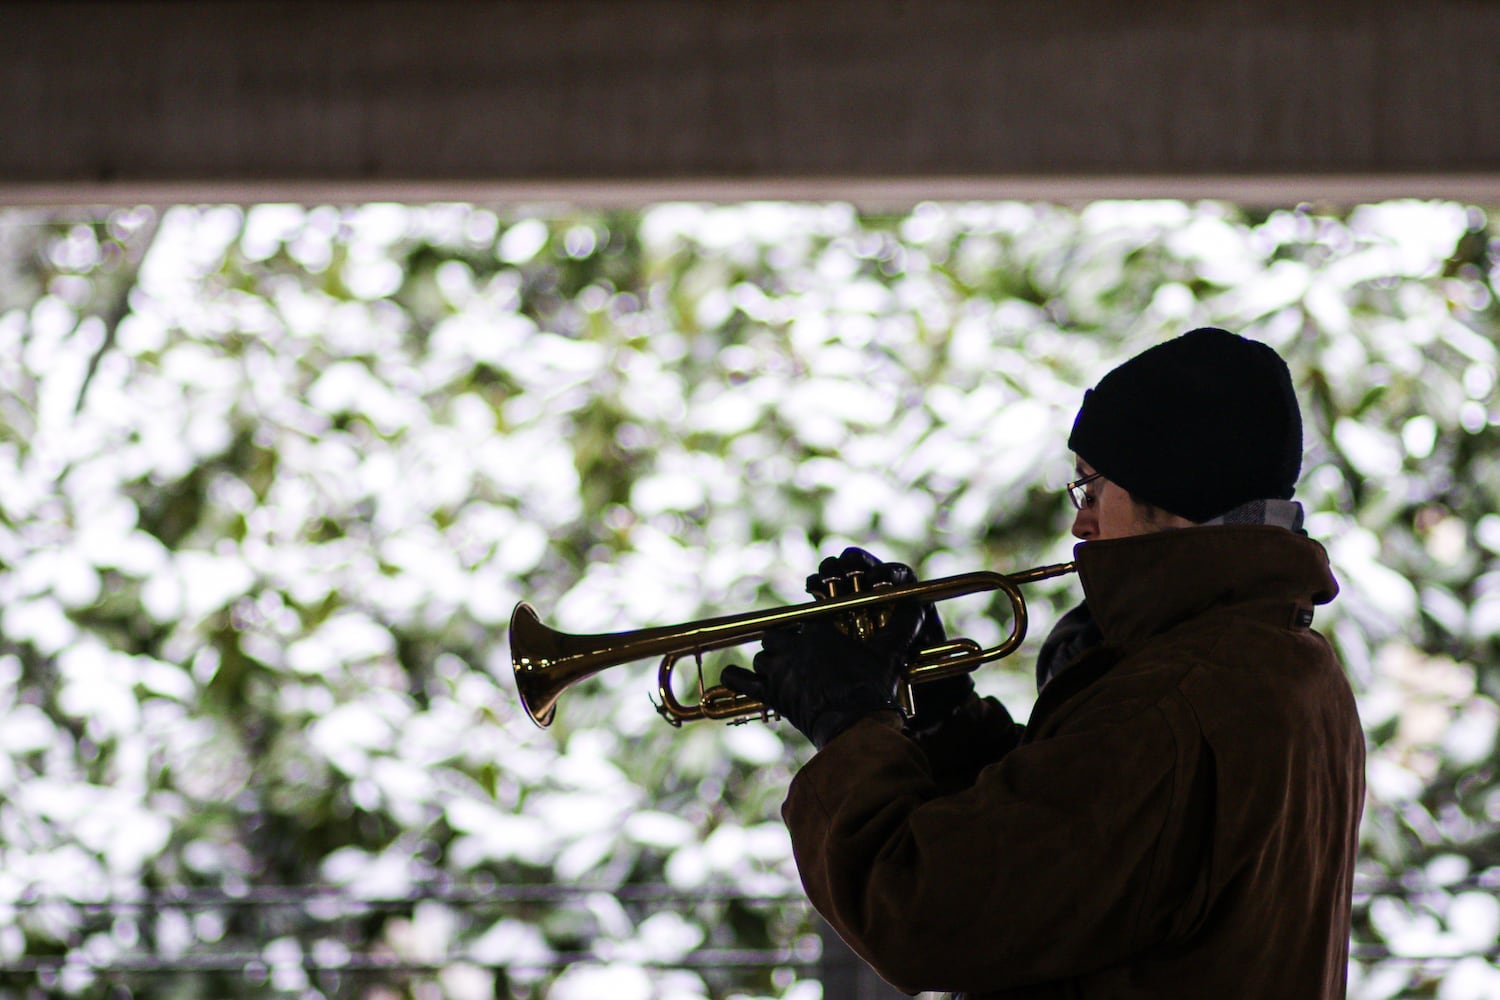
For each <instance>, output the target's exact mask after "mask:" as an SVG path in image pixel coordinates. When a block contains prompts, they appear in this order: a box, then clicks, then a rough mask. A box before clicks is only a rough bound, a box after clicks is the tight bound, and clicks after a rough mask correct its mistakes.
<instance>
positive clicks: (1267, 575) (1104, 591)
mask: <svg viewBox="0 0 1500 1000" xmlns="http://www.w3.org/2000/svg"><path fill="white" fill-rule="evenodd" d="M1076 558H1077V562H1078V571H1079V576H1080V578H1081V580H1082V583H1083V589H1084V593H1085V595H1086V598H1087V601H1088V603H1089V606H1090V608H1091V609H1092V611H1093V614H1094V618H1095V620H1096V621H1097V622H1098V624H1099V626H1100V628H1101V629H1102V631H1103V634H1104V644H1103V645H1102V646H1098V647H1095V648H1094V649H1093V650H1091V651H1089V652H1086V653H1084V654H1083V655H1082V656H1080V657H1079V658H1078V659H1077V660H1076V661H1075V662H1074V663H1073V664H1072V665H1071V666H1070V667H1069V668H1068V669H1067V670H1066V671H1065V672H1064V673H1063V674H1062V675H1061V676H1060V677H1059V678H1057V679H1056V680H1054V681H1053V682H1052V683H1050V684H1049V685H1048V686H1047V687H1046V688H1045V689H1044V690H1043V691H1042V694H1041V696H1040V698H1039V699H1038V701H1037V704H1036V706H1035V708H1034V710H1033V713H1032V717H1031V721H1030V723H1029V724H1028V725H1027V727H1026V729H1025V732H1024V736H1023V737H1022V738H1021V739H1020V741H1019V743H1018V744H1017V741H1016V739H1015V737H1016V736H1017V735H1019V727H1016V726H1014V724H1013V723H1011V722H1010V717H1009V716H1008V715H1007V714H1006V713H1005V711H1004V709H1002V708H1000V706H999V705H998V704H997V703H995V702H994V701H993V700H990V699H985V700H982V701H981V700H980V699H974V700H972V701H971V702H970V704H969V705H968V706H966V708H965V709H964V710H963V712H961V713H960V716H959V717H957V718H955V719H954V720H953V721H952V722H951V723H950V724H949V725H948V727H947V730H948V731H946V732H944V733H943V734H941V736H942V738H941V739H938V738H936V737H934V738H933V739H932V740H931V741H930V742H929V743H925V744H922V745H919V744H918V743H916V742H914V741H913V740H911V739H909V738H907V737H906V736H904V735H903V734H902V733H901V732H900V731H899V729H898V728H896V727H895V725H894V724H893V723H892V722H891V721H890V720H889V719H886V718H882V717H871V718H868V719H864V720H862V721H860V722H858V723H856V724H855V725H854V726H853V727H852V728H851V729H849V730H848V731H846V732H845V733H843V734H841V735H840V736H838V737H837V738H835V739H834V740H833V741H832V742H831V743H829V744H828V746H826V747H825V748H824V749H823V750H822V751H821V752H819V753H818V754H816V755H815V756H814V757H813V759H812V760H811V761H809V762H808V764H807V766H806V767H804V768H803V769H802V771H801V772H800V773H799V774H798V775H797V777H796V778H795V779H794V780H793V782H792V785H791V789H790V791H789V793H788V797H787V800H786V803H785V805H784V806H783V808H782V814H783V816H784V817H785V819H786V822H787V826H788V828H789V829H790V831H791V836H792V844H793V847H794V849H795V852H796V859H797V864H798V866H799V869H800V870H801V873H802V879H803V883H804V885H805V886H806V889H807V892H808V894H809V896H810V898H811V899H812V901H813V904H814V905H815V906H816V907H817V909H818V911H819V912H820V913H822V914H823V916H824V917H825V918H826V919H827V920H828V921H829V922H830V923H831V924H832V925H833V927H834V928H835V929H837V930H838V932H839V933H840V934H841V935H842V936H843V937H844V939H845V940H846V941H848V942H849V944H850V946H851V947H853V948H854V950H855V951H857V952H858V953H859V954H861V955H862V956H864V958H865V959H866V960H867V961H868V962H869V963H870V964H871V965H872V966H873V967H874V968H875V969H876V971H878V972H879V973H880V974H881V975H882V976H884V977H885V978H886V979H888V980H889V981H890V982H891V983H893V984H895V985H896V986H898V987H900V988H901V989H904V990H906V991H908V992H913V993H914V992H918V991H922V990H954V991H961V992H962V993H963V994H964V996H965V997H966V998H967V1000H980V998H1072V1000H1102V998H1109V1000H1125V998H1148V997H1150V998H1169V997H1170V998H1182V1000H1238V998H1244V1000H1250V998H1254V1000H1324V998H1333V997H1342V996H1344V993H1345V980H1346V975H1347V962H1348V947H1349V924H1350V892H1351V880H1352V877H1353V869H1354V857H1355V850H1356V845H1357V841H1358V826H1359V818H1360V812H1361V808H1362V805H1363V798H1364V752H1365V743H1364V735H1363V732H1362V730H1361V728H1360V723H1359V718H1358V716H1357V714H1356V712H1355V703H1354V697H1353V693H1352V691H1351V689H1350V686H1349V683H1348V680H1347V679H1346V677H1345V675H1344V672H1343V670H1342V668H1341V667H1340V665H1339V663H1338V661H1337V660H1336V659H1335V657H1334V654H1333V652H1332V650H1331V649H1330V648H1329V646H1328V644H1327V642H1326V641H1325V640H1324V639H1323V638H1322V636H1320V635H1318V634H1317V633H1316V632H1314V631H1311V630H1310V629H1309V628H1308V625H1307V623H1308V622H1309V621H1310V619H1311V611H1312V606H1313V605H1314V604H1324V603H1327V602H1328V601H1330V600H1332V599H1333V597H1334V595H1335V594H1336V593H1337V591H1338V586H1337V584H1336V583H1335V582H1334V579H1333V575H1332V573H1331V572H1330V570H1329V566H1328V558H1327V554H1326V553H1325V552H1324V550H1323V548H1322V546H1320V545H1319V544H1317V543H1316V542H1314V541H1312V540H1310V539H1308V538H1307V537H1305V536H1303V535H1298V534H1294V533H1292V532H1290V531H1287V530H1285V529H1282V528H1275V527H1261V526H1255V527H1203V528H1190V529H1185V530H1180V531H1171V532H1165V533H1161V534H1152V535H1142V536H1137V537H1132V538H1124V539H1117V540H1110V541H1103V542H1085V543H1083V544H1080V545H1079V546H1077V548H1076Z"/></svg>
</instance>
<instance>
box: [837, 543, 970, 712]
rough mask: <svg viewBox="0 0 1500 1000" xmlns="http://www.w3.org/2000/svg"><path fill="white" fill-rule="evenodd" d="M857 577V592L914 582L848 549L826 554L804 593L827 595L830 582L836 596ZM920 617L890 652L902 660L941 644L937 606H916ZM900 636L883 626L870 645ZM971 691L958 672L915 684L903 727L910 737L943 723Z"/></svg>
mask: <svg viewBox="0 0 1500 1000" xmlns="http://www.w3.org/2000/svg"><path fill="white" fill-rule="evenodd" d="M856 573H857V574H861V575H862V580H861V584H860V589H861V590H870V589H871V588H872V587H873V586H874V585H875V584H879V583H889V584H893V585H896V586H900V585H903V584H908V583H916V582H917V574H916V573H914V572H912V568H911V567H910V566H907V565H906V564H904V563H888V562H881V561H880V560H879V559H877V558H876V557H875V556H873V555H871V554H870V553H868V552H866V551H865V550H864V549H860V548H854V547H852V546H851V547H850V548H847V549H845V550H844V551H843V552H841V553H840V554H839V555H837V556H829V557H828V558H827V559H824V560H823V562H822V563H821V564H819V566H818V572H816V573H814V574H813V575H812V576H809V577H808V578H807V591H808V593H810V594H813V595H814V596H821V595H823V594H825V593H827V589H828V588H827V584H828V581H830V580H833V581H836V583H835V586H836V587H837V588H838V590H839V592H841V593H842V592H849V586H848V583H847V582H848V581H849V579H850V578H851V577H852V576H853V575H854V574H856ZM915 607H916V609H917V615H918V619H917V622H916V626H915V629H914V630H913V632H912V634H911V638H910V639H908V640H906V645H905V646H901V647H900V648H894V649H891V651H893V652H897V653H899V654H901V656H902V657H903V658H909V657H910V656H911V655H912V654H913V653H916V652H917V651H919V650H922V649H926V648H928V647H929V646H935V645H937V644H938V643H940V642H943V641H944V640H945V639H946V638H947V636H948V633H947V630H946V629H944V628H943V620H942V618H941V617H939V615H938V611H937V607H936V606H935V605H933V604H932V603H930V602H928V603H923V604H918V605H915ZM901 634H904V632H902V631H901V630H892V629H890V628H889V626H887V627H886V628H881V629H877V630H876V631H875V633H874V635H872V636H870V638H869V641H870V642H872V643H874V644H877V645H882V646H885V647H887V648H890V647H891V644H892V643H895V642H899V640H898V639H897V636H898V635H901ZM973 692H974V679H973V678H972V677H970V676H969V675H968V674H967V673H964V674H957V675H955V676H953V677H944V678H943V679H942V680H937V681H928V682H925V683H922V684H917V685H914V686H913V688H912V701H913V702H915V706H914V707H915V709H916V710H915V712H914V713H913V714H912V715H910V716H908V717H907V718H906V719H905V721H904V723H903V728H904V729H905V730H906V731H907V732H908V733H920V732H929V731H931V730H933V729H935V728H936V727H938V726H941V725H942V724H943V723H944V722H946V721H948V719H949V718H950V717H951V716H952V715H953V713H954V712H955V711H957V710H958V708H959V706H960V705H963V704H964V703H965V702H966V701H968V700H969V696H970V695H971V694H973Z"/></svg>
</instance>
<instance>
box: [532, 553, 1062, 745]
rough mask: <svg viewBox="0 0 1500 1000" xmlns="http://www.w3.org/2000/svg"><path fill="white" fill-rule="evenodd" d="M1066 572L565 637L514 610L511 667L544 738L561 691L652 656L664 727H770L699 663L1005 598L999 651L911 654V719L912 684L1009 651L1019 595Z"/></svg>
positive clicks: (980, 577) (946, 583) (1042, 571)
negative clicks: (802, 628) (827, 625)
mask: <svg viewBox="0 0 1500 1000" xmlns="http://www.w3.org/2000/svg"><path fill="white" fill-rule="evenodd" d="M1071 572H1073V563H1070V562H1068V563H1055V564H1053V565H1050V566H1038V567H1036V568H1035V569H1029V570H1024V571H1022V572H1020V573H1011V574H1004V573H991V572H987V571H980V572H977V573H962V574H959V575H958V576H950V577H944V578H943V579H940V580H930V581H926V582H918V583H908V584H901V585H891V584H881V585H877V586H876V587H874V588H872V589H870V590H865V591H859V590H858V588H857V586H856V587H855V589H854V590H853V592H850V593H845V594H838V595H834V596H827V597H822V598H819V599H817V600H814V601H812V602H810V603H807V604H794V605H789V606H786V607H780V608H771V609H769V610H766V611H749V612H744V613H742V614H737V615H725V616H722V617H719V618H704V619H701V620H699V621H694V622H687V623H685V624H682V625H664V626H661V627H658V628H647V629H639V630H636V631H633V632H612V633H601V634H596V635H570V634H568V633H566V632H559V631H557V630H556V629H552V628H548V627H547V626H546V625H543V624H542V621H541V618H540V617H539V616H538V615H537V613H536V611H535V610H534V609H533V608H532V606H531V605H529V604H527V603H526V602H524V601H522V602H521V603H520V604H517V605H516V608H515V611H514V612H513V613H512V614H511V618H510V651H511V665H512V666H513V667H514V668H515V673H516V690H517V691H518V692H519V694H520V696H521V707H522V708H524V709H525V710H526V714H527V716H529V717H530V719H531V721H532V722H534V723H536V724H537V725H538V726H540V727H542V728H544V729H545V728H546V727H547V726H549V725H551V724H552V718H553V716H554V715H555V714H556V712H557V700H558V698H559V697H561V695H562V693H563V692H564V691H566V690H567V689H568V688H570V687H572V686H573V685H574V684H577V683H578V682H579V681H582V680H586V679H587V678H589V677H592V676H594V675H595V674H597V673H599V672H600V671H601V670H606V669H608V668H610V667H613V666H618V665H620V664H623V663H631V662H634V661H635V660H643V659H646V658H647V657H651V656H660V657H662V661H661V666H660V668H659V669H658V671H657V688H658V694H659V696H660V699H661V700H660V701H659V702H655V704H656V710H657V712H659V713H660V714H661V716H662V718H664V719H666V720H667V721H668V722H670V723H671V724H672V725H674V726H681V725H682V724H683V723H684V722H692V721H695V720H698V719H720V720H724V721H729V722H745V721H748V720H749V719H750V718H751V717H759V718H761V719H770V718H772V717H774V711H773V710H772V709H771V708H770V707H769V706H767V705H765V704H764V703H762V702H760V701H757V700H755V699H754V698H750V697H747V696H745V695H742V694H739V693H737V692H734V691H731V690H729V689H728V688H726V687H724V686H722V685H715V686H713V687H708V688H705V687H704V685H703V676H702V669H701V667H702V655H703V654H704V653H706V652H709V651H711V650H716V649H726V648H728V647H730V646H738V645H742V644H744V643H751V642H756V641H758V640H759V639H760V638H761V636H763V635H764V634H765V633H766V632H768V631H770V630H771V629H775V628H780V627H782V626H784V625H793V624H797V623H800V622H806V621H809V620H811V619H814V618H821V617H824V616H828V615H842V616H844V621H845V622H846V623H848V624H847V627H848V628H850V629H852V630H853V631H855V632H856V634H858V633H860V632H863V631H866V630H867V629H868V628H869V627H870V626H869V617H868V616H870V615H871V614H874V615H876V616H879V615H880V614H882V613H888V612H889V611H890V609H892V608H894V607H895V606H896V605H897V604H898V603H899V602H902V601H911V600H915V601H920V602H924V603H927V602H931V603H935V602H937V601H945V600H949V599H951V598H955V597H965V596H968V595H970V594H979V593H985V592H987V591H995V590H998V591H1001V592H1003V593H1004V594H1005V595H1006V597H1007V598H1008V599H1009V600H1010V606H1011V626H1010V634H1009V635H1008V636H1006V637H1005V639H1004V640H1003V641H1002V642H1000V643H999V644H998V645H996V646H991V647H990V648H988V649H985V648H982V647H981V646H980V645H979V643H977V642H975V641H974V640H973V639H964V638H959V639H949V640H947V641H946V642H941V643H938V644H937V645H934V646H929V647H927V648H925V649H922V650H920V651H918V652H916V653H914V654H913V655H912V658H911V660H910V662H909V663H908V664H907V667H906V672H905V675H904V681H905V683H904V684H902V686H901V691H900V696H901V701H902V706H903V709H904V710H905V711H906V712H907V713H908V714H909V713H910V712H911V710H912V694H911V688H912V687H913V686H914V685H917V684H921V683H924V682H926V681H935V680H940V679H941V678H944V677H952V676H954V675H956V674H960V673H966V672H968V671H970V670H973V669H975V668H976V667H978V666H980V665H981V664H984V663H989V662H991V661H992V660H998V659H1000V658H1002V657H1005V656H1009V655H1010V654H1011V653H1013V652H1015V650H1016V648H1017V647H1019V646H1020V645H1021V642H1022V640H1024V639H1025V638H1026V600H1025V598H1023V597H1022V596H1021V587H1022V586H1023V585H1025V584H1028V583H1036V582H1037V581H1039V580H1047V579H1051V578H1052V577H1055V576H1062V575H1063V574H1065V573H1071ZM684 656H693V657H695V658H697V659H698V662H699V676H698V701H697V703H696V704H683V703H682V702H681V701H679V700H678V699H677V696H676V695H675V694H674V693H673V691H672V671H673V669H674V668H675V666H676V663H677V661H678V660H680V659H681V658H682V657H684Z"/></svg>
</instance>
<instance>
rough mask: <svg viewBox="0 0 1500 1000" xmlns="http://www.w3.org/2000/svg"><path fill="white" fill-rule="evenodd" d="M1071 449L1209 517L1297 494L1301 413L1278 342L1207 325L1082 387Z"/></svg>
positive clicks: (1119, 478) (1123, 483) (1097, 467)
mask: <svg viewBox="0 0 1500 1000" xmlns="http://www.w3.org/2000/svg"><path fill="white" fill-rule="evenodd" d="M1068 448H1069V450H1071V451H1072V452H1073V453H1074V454H1075V455H1077V456H1078V457H1079V458H1081V459H1083V460H1084V461H1085V462H1087V463H1088V464H1089V465H1090V466H1092V467H1093V469H1094V471H1095V472H1099V473H1102V474H1103V475H1104V477H1105V478H1106V479H1108V480H1110V481H1111V482H1113V483H1115V484H1116V485H1118V486H1120V487H1122V488H1124V489H1126V490H1128V491H1129V492H1130V494H1131V495H1132V496H1133V497H1134V498H1135V499H1137V500H1139V501H1142V502H1144V503H1149V504H1151V505H1152V506H1155V507H1160V508H1161V509H1163V510H1165V511H1167V512H1169V513H1172V514H1177V515H1179V516H1181V517H1185V518H1187V519H1188V520H1190V521H1195V522H1203V521H1208V520H1211V519H1213V518H1215V517H1218V516H1219V515H1220V514H1224V513H1226V512H1228V511H1230V510H1232V509H1233V508H1235V507H1238V506H1239V505H1240V504H1242V503H1247V502H1248V501H1251V500H1272V499H1276V500H1289V499H1291V496H1292V491H1293V490H1294V489H1295V488H1296V485H1297V476H1298V474H1299V473H1300V472H1301V471H1302V414H1301V411H1300V410H1299V409H1298V407H1297V396H1296V393H1295V392H1294V391H1293V389H1292V377H1291V373H1290V372H1288V371H1287V367H1286V362H1284V361H1282V360H1281V357H1280V356H1279V355H1278V354H1277V353H1276V352H1275V351H1274V350H1272V349H1271V348H1269V347H1267V346H1266V345H1265V344H1260V343H1256V342H1255V341H1253V340H1246V339H1245V338H1244V337H1239V336H1236V335H1235V334H1232V333H1229V332H1228V331H1226V330H1218V329H1213V328H1211V327H1205V328H1203V329H1199V330H1193V331H1191V332H1190V333H1185V334H1183V335H1182V336H1180V337H1178V338H1176V339H1175V340H1169V341H1167V342H1166V343H1164V344H1158V345H1157V346H1155V347H1153V348H1151V349H1150V350H1147V351H1144V352H1142V353H1141V354H1138V355H1136V356H1135V357H1133V358H1131V359H1130V360H1129V361H1127V362H1125V363H1124V364H1122V365H1120V366H1119V367H1118V368H1116V369H1115V370H1114V371H1112V372H1110V373H1109V374H1108V375H1106V376H1104V378H1103V379H1102V380H1100V382H1099V384H1098V385H1097V386H1095V387H1094V388H1093V389H1090V390H1088V391H1087V392H1085V393H1084V394H1083V406H1082V407H1081V408H1080V409H1079V411H1078V417H1077V419H1076V420H1074V421H1073V433H1072V434H1071V435H1069V437H1068Z"/></svg>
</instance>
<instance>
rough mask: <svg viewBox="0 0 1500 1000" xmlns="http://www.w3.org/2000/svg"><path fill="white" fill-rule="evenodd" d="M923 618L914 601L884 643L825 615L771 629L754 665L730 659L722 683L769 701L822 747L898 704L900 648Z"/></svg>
mask: <svg viewBox="0 0 1500 1000" xmlns="http://www.w3.org/2000/svg"><path fill="white" fill-rule="evenodd" d="M920 620H921V616H920V614H919V613H918V611H917V609H916V606H915V605H913V606H912V607H911V608H910V609H905V610H898V612H897V613H896V614H895V615H893V616H892V618H891V621H890V622H889V623H888V624H887V625H886V627H885V628H884V629H882V630H881V631H882V633H883V634H884V635H883V641H881V642H879V643H877V642H864V641H861V640H859V639H855V638H853V637H851V636H848V635H845V634H844V633H843V632H842V631H840V630H839V628H838V626H836V625H835V624H834V623H833V622H832V621H831V620H827V619H815V620H813V621H809V622H806V623H804V624H801V625H790V626H787V627H785V628H779V629H772V630H771V631H769V632H767V633H766V634H765V637H764V638H763V639H762V641H761V651H760V652H759V653H757V654H756V656H755V661H754V665H755V670H754V672H753V673H752V672H751V671H749V670H746V669H745V668H744V667H725V668H724V672H723V674H722V675H721V676H720V678H719V683H721V684H723V685H724V686H725V687H727V688H729V689H730V690H731V691H737V692H739V693H740V694H744V695H748V696H750V697H752V698H755V699H756V700H757V701H761V702H764V703H765V704H766V705H768V706H770V707H771V708H772V709H774V710H775V711H777V712H778V713H780V715H781V716H782V717H783V718H785V719H786V720H787V721H788V722H790V723H791V724H792V725H793V726H796V727H797V730H798V731H799V732H801V733H802V735H804V736H806V737H807V738H808V739H809V740H811V741H812V744H813V746H815V747H817V748H818V749H819V750H821V749H822V748H823V747H825V746H827V745H828V743H829V741H830V740H832V739H833V738H834V737H835V736H837V735H839V734H840V733H842V732H843V731H844V730H846V729H848V728H849V727H850V726H852V725H854V723H856V722H858V721H859V720H860V719H862V718H864V717H865V716H867V715H873V714H875V713H878V712H887V711H898V710H899V706H898V704H897V702H896V685H897V683H898V682H899V681H900V679H901V671H902V668H903V667H904V666H905V656H904V655H903V653H902V652H899V650H904V649H905V648H906V646H907V645H909V644H910V642H911V641H912V637H913V636H914V635H915V632H916V627H917V624H918V622H919V621H920ZM903 633H904V635H905V636H906V639H905V640H904V641H902V640H901V639H900V635H901V634H903Z"/></svg>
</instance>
